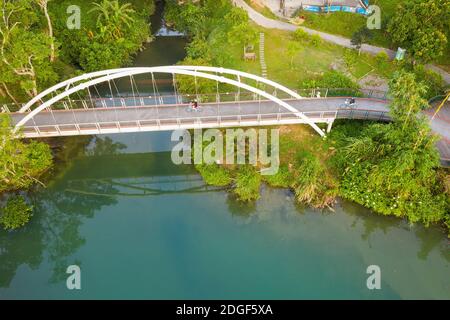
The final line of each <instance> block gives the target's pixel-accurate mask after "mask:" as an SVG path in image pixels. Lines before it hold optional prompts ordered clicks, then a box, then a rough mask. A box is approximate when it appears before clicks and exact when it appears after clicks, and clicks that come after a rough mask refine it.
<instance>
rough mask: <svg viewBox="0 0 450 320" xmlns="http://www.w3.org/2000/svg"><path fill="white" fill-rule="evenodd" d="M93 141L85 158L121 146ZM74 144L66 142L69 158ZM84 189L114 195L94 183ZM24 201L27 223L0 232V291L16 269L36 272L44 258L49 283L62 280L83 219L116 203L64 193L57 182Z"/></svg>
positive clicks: (79, 242)
mask: <svg viewBox="0 0 450 320" xmlns="http://www.w3.org/2000/svg"><path fill="white" fill-rule="evenodd" d="M94 140H95V141H94V143H95V144H94V147H93V148H92V149H90V150H89V151H87V152H86V150H85V155H86V153H88V152H89V153H90V154H92V155H98V154H103V153H110V152H118V150H121V149H123V145H120V144H117V143H113V142H112V140H111V139H110V138H98V137H95V138H94ZM76 143H77V142H76V141H69V142H68V145H69V144H70V146H71V147H70V148H67V149H66V150H67V152H70V153H71V154H72V153H73V150H74V148H75V147H73V146H74V145H76ZM85 144H86V141H85V140H83V142H82V143H81V145H80V147H82V148H84V146H85ZM62 152H64V151H62ZM91 152H92V153H91ZM65 159H70V157H68V156H67V155H64V154H59V155H58V160H59V161H64V160H65ZM66 165H67V164H66ZM85 187H86V190H87V191H90V192H98V191H99V190H101V191H102V192H103V193H105V194H107V193H114V192H115V190H114V188H113V187H112V186H107V185H105V184H99V183H95V182H94V183H91V184H89V185H86V186H85ZM105 188H106V189H105ZM28 198H29V200H30V202H31V203H32V204H33V206H34V210H33V211H34V217H33V219H32V221H31V223H30V224H29V225H27V226H26V227H25V228H23V229H21V230H18V231H14V232H6V231H3V230H1V231H0V287H8V286H9V285H10V283H11V280H12V279H13V278H14V275H15V273H16V270H17V268H18V267H19V266H20V265H27V266H29V267H30V268H31V269H36V268H38V267H39V265H40V264H41V263H42V262H43V259H44V256H45V257H47V258H48V261H49V262H50V263H51V264H52V268H53V273H52V278H51V280H52V281H60V280H62V279H63V278H64V279H65V277H66V274H65V271H66V268H67V266H68V265H70V264H74V263H76V261H69V260H70V259H71V258H70V257H71V255H73V254H74V253H75V252H76V251H77V250H78V249H79V248H80V247H81V246H83V245H84V244H85V239H83V238H82V237H81V235H80V233H79V229H80V226H81V225H82V224H83V219H86V218H92V217H93V216H94V213H95V212H96V211H98V210H100V209H101V208H103V207H105V206H110V205H114V204H116V203H117V200H116V199H114V198H113V197H98V196H89V195H87V194H76V193H72V192H67V191H66V190H65V186H64V183H60V182H58V183H57V184H56V185H54V186H53V187H52V188H50V189H44V190H38V191H36V192H30V194H29V195H28ZM44 252H45V254H44Z"/></svg>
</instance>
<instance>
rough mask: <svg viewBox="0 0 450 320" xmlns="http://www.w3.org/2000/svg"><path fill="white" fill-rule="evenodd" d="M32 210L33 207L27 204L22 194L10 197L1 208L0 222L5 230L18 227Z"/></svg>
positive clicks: (24, 221)
mask: <svg viewBox="0 0 450 320" xmlns="http://www.w3.org/2000/svg"><path fill="white" fill-rule="evenodd" d="M32 211H33V207H32V206H29V205H28V204H27V203H26V201H25V199H24V198H23V197H22V196H13V197H10V198H9V199H8V201H7V202H6V206H5V207H4V208H3V209H2V210H1V214H0V224H2V225H3V227H4V228H5V230H8V229H17V228H20V227H22V226H24V225H25V224H26V223H27V222H28V221H29V220H30V217H31V215H32Z"/></svg>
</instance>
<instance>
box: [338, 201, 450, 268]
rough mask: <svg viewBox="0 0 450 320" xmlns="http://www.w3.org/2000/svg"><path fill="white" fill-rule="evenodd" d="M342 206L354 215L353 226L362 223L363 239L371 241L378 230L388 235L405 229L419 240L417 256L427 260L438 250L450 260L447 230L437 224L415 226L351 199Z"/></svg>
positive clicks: (343, 202) (349, 213)
mask: <svg viewBox="0 0 450 320" xmlns="http://www.w3.org/2000/svg"><path fill="white" fill-rule="evenodd" d="M341 206H342V208H343V209H344V211H345V212H346V213H347V214H348V215H351V216H353V217H354V220H353V223H352V226H353V227H355V226H356V225H357V224H358V223H359V222H361V223H362V225H363V232H362V234H361V239H363V240H364V241H367V242H369V243H370V237H371V235H373V234H374V233H375V232H376V231H381V232H383V234H385V235H386V234H387V233H388V232H389V231H390V230H391V229H392V230H394V229H403V230H406V231H408V232H414V234H415V236H416V237H417V239H418V240H419V243H420V247H419V251H418V252H417V258H419V259H421V260H426V259H427V258H428V256H429V254H430V253H431V252H432V251H433V250H437V251H438V252H439V254H440V255H441V256H442V257H443V258H444V259H446V260H447V261H450V250H449V244H448V242H446V241H445V236H444V232H445V231H443V230H439V228H438V227H437V226H431V227H429V228H426V227H425V226H424V225H422V224H416V225H414V227H410V226H409V225H408V223H407V222H406V221H405V220H402V219H399V218H396V217H391V216H382V215H378V214H376V213H374V212H372V211H370V210H369V209H365V208H363V207H362V206H360V205H357V204H355V203H352V202H349V201H342V203H341Z"/></svg>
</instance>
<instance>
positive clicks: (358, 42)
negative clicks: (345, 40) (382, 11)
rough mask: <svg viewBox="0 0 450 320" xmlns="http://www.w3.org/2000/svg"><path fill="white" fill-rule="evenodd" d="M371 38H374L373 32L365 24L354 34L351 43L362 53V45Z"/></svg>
mask: <svg viewBox="0 0 450 320" xmlns="http://www.w3.org/2000/svg"><path fill="white" fill-rule="evenodd" d="M370 39H372V32H370V30H369V29H367V28H366V27H365V26H364V27H362V28H361V29H359V30H358V31H356V32H355V33H354V34H353V35H352V39H351V43H352V45H354V46H355V47H356V49H358V55H360V54H361V47H362V45H363V44H364V43H367V42H369V40H370Z"/></svg>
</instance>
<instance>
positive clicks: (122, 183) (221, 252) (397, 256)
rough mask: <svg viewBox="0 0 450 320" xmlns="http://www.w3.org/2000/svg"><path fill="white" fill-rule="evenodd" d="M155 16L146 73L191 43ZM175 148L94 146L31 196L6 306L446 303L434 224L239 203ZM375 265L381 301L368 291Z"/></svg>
mask: <svg viewBox="0 0 450 320" xmlns="http://www.w3.org/2000/svg"><path fill="white" fill-rule="evenodd" d="M160 9H161V8H159V10H158V13H159V14H160ZM158 13H157V14H156V15H155V16H154V17H153V19H152V22H153V27H154V29H155V30H154V31H155V32H156V31H158V32H159V34H162V35H163V36H158V37H156V39H155V41H154V42H152V43H151V44H149V45H148V46H147V47H146V50H144V51H143V52H141V53H140V54H139V55H138V56H137V57H136V60H135V64H136V65H137V66H155V65H168V64H173V63H176V62H177V61H179V60H181V59H182V58H183V57H184V55H185V52H184V46H185V44H186V40H185V39H184V38H183V37H177V36H173V34H172V33H170V32H169V33H166V32H164V30H162V31H161V30H158V29H159V26H160V16H159V15H158ZM71 139H72V140H73V141H75V140H76V139H83V138H71ZM71 139H68V140H67V141H71ZM171 148H172V143H171V142H170V133H169V132H157V133H136V134H118V135H108V136H95V137H91V138H90V140H89V143H87V144H86V145H85V146H83V148H82V149H81V150H78V151H77V152H76V156H73V157H70V159H69V160H68V161H67V162H66V163H64V167H63V168H60V170H59V171H58V174H57V175H55V176H54V177H53V178H52V179H51V181H50V182H49V183H48V186H47V188H45V189H41V190H39V191H37V192H35V193H33V194H32V195H30V199H31V201H32V202H33V205H34V216H33V218H32V221H31V222H30V223H29V224H28V225H27V226H26V227H24V228H23V229H21V230H19V231H16V232H5V231H0V299H21V298H31V299H94V298H99V299H113V298H125V299H132V298H136V299H212V298H215V299H222V298H223V299H227V298H230V299H241V298H242V299H301V298H309V299H314V298H319V299H321V298H322V299H323V298H325V299H336V298H337V299H348V298H356V299H416V298H426V299H434V298H447V299H449V298H450V250H449V249H450V245H449V241H448V239H447V237H446V235H445V233H444V232H443V231H442V230H441V229H439V228H438V227H431V228H424V227H423V226H421V225H414V226H411V225H409V224H408V223H407V222H406V221H403V220H400V219H396V218H391V217H383V216H379V215H376V214H374V213H372V212H370V211H369V210H367V209H365V208H363V207H361V206H359V205H356V204H353V203H350V202H347V201H340V203H339V204H338V205H337V206H336V208H335V212H330V211H318V210H313V209H310V208H307V207H306V208H305V207H301V206H299V205H297V204H296V203H295V201H294V197H293V194H292V193H291V192H290V191H288V190H283V189H271V188H267V187H263V188H262V190H261V198H260V200H258V201H257V202H256V203H255V204H253V205H244V204H241V203H239V202H236V201H235V200H234V199H233V198H232V197H230V195H229V194H228V193H227V192H226V191H225V190H221V189H217V188H211V187H207V186H205V184H204V182H203V181H202V179H201V177H200V176H199V175H198V174H197V173H196V171H195V170H194V168H193V167H192V166H188V165H182V166H176V165H174V164H172V162H171V158H170V150H171ZM69 265H78V266H79V267H80V269H81V284H82V287H81V290H68V289H67V287H66V279H67V277H68V274H66V269H67V267H68V266H69ZM370 265H376V266H379V268H380V270H381V289H380V290H369V289H368V287H367V285H366V280H367V278H368V277H369V274H367V273H366V270H367V268H368V266H370Z"/></svg>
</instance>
